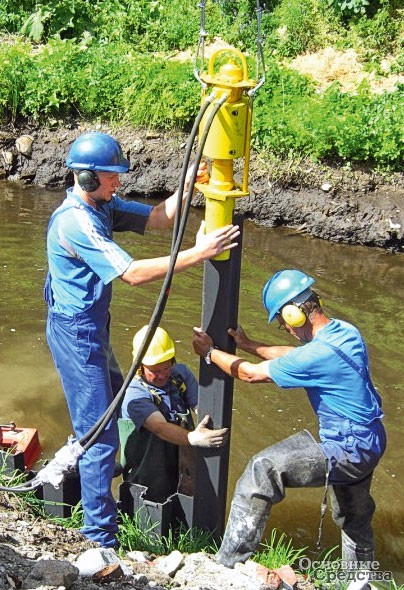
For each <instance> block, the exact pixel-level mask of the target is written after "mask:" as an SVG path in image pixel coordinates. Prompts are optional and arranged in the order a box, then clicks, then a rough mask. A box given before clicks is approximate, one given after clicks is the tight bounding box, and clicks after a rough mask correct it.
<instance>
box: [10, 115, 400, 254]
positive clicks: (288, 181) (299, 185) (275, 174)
mask: <svg viewBox="0 0 404 590" xmlns="http://www.w3.org/2000/svg"><path fill="white" fill-rule="evenodd" d="M89 130H98V131H103V132H109V133H112V134H113V135H114V136H115V137H116V138H117V139H118V140H119V141H120V142H121V144H122V146H123V150H124V152H125V153H127V154H128V155H129V157H130V161H131V169H130V171H129V173H128V174H123V175H122V176H121V181H122V188H121V189H120V194H122V195H123V196H125V197H127V198H133V199H136V198H139V197H153V198H164V197H166V196H167V195H169V194H171V193H172V192H174V191H175V190H176V188H177V186H178V180H179V176H180V172H181V168H182V165H183V160H184V155H185V151H186V144H187V141H188V136H187V135H186V134H183V133H179V132H169V133H164V132H160V131H159V132H156V131H150V130H149V131H147V130H144V131H139V130H135V129H133V128H131V127H128V126H123V127H121V128H110V127H108V126H106V125H100V124H98V125H97V124H94V123H83V122H82V123H80V124H77V123H74V124H70V125H65V126H63V125H61V126H59V125H58V126H55V127H35V126H27V125H25V126H19V127H11V126H7V127H4V126H3V127H0V179H3V180H6V181H10V182H19V183H22V184H24V185H36V186H38V187H44V188H47V189H55V188H57V189H63V188H65V187H66V186H69V185H71V180H72V179H71V173H70V172H69V170H68V169H67V168H66V166H65V158H66V155H67V153H68V150H69V146H70V144H71V143H72V142H73V141H74V139H75V138H76V137H77V136H78V135H79V134H81V133H83V132H85V131H89ZM243 165H244V163H243V161H242V160H241V161H240V160H237V161H236V162H235V180H236V182H238V181H240V178H239V177H238V174H237V167H240V166H243ZM249 179H250V181H249V189H250V196H249V197H245V198H241V199H237V200H236V210H237V211H239V212H241V213H244V215H245V217H246V219H248V220H251V221H252V222H254V223H256V224H258V225H260V226H264V227H268V228H270V227H275V226H286V227H289V228H293V229H294V230H295V231H298V232H300V233H305V234H309V235H311V236H314V237H317V238H321V239H324V240H328V241H332V242H339V243H345V244H352V245H365V246H369V247H378V248H383V249H385V250H388V251H390V252H402V251H404V174H403V173H402V172H400V173H395V174H392V175H388V176H387V175H385V174H381V173H378V172H376V171H374V170H370V169H364V168H360V167H359V166H352V165H350V166H349V165H341V164H339V165H329V166H325V165H318V164H313V163H312V162H308V161H303V160H302V161H300V162H291V161H284V162H277V163H274V162H272V161H269V160H268V159H265V158H264V157H262V156H258V155H257V154H255V153H253V154H252V156H251V162H250V174H249ZM193 205H194V206H196V207H202V206H203V205H204V198H203V196H202V195H200V194H197V195H196V196H195V198H194V200H193Z"/></svg>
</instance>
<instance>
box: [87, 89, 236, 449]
mask: <svg viewBox="0 0 404 590" xmlns="http://www.w3.org/2000/svg"><path fill="white" fill-rule="evenodd" d="M227 98H228V96H227V95H226V94H224V95H223V96H222V97H221V99H220V100H219V101H218V102H217V104H216V105H215V106H214V107H213V109H212V112H211V113H210V115H209V118H208V120H207V123H206V126H205V129H204V132H203V134H202V137H201V140H200V142H199V147H198V150H197V153H196V156H195V163H194V169H193V173H192V176H191V179H190V187H189V190H188V194H187V197H186V199H185V203H184V209H183V213H182V215H181V218H180V221H179V223H176V225H177V226H178V227H177V228H176V230H175V231H176V234H177V235H176V237H175V241H174V244H173V247H172V251H171V256H170V262H169V267H168V269H167V273H166V276H165V279H164V283H163V286H162V288H161V290H160V295H159V298H158V300H157V303H156V305H155V308H154V311H153V314H152V317H151V319H150V322H149V325H148V329H147V331H146V334H145V337H144V339H143V342H142V345H141V347H140V349H139V351H138V353H137V355H136V357H135V359H134V361H133V363H132V365H131V367H130V369H129V371H128V374H127V375H126V378H125V380H124V382H123V384H122V387H121V389H120V390H119V392H118V393H117V395H116V396H115V398H114V400H113V401H112V403H111V404H110V406H109V408H108V409H107V410H106V411H105V412H104V414H103V415H102V416H101V418H100V419H99V420H98V421H97V423H96V424H95V425H94V426H93V427H92V428H91V429H90V430H89V431H88V432H87V433H86V434H85V435H84V436H83V437H82V438H81V439H80V440H79V443H80V445H81V446H82V447H83V448H84V449H85V450H87V449H89V448H90V447H91V446H92V445H93V444H94V443H95V442H96V440H97V439H98V437H99V435H100V434H101V432H102V431H103V430H104V428H105V427H106V425H107V424H108V422H109V421H110V419H111V418H112V415H113V414H114V412H115V411H116V409H117V408H118V407H119V405H120V403H121V400H122V397H123V395H124V393H125V391H126V389H127V388H128V385H129V384H130V382H131V381H132V379H133V377H134V376H135V374H136V372H137V370H138V369H139V367H140V364H141V360H142V358H143V356H144V353H145V352H146V350H147V349H148V347H149V344H150V342H151V340H152V338H153V335H154V332H155V331H156V328H157V327H158V325H159V323H160V320H161V317H162V315H163V312H164V309H165V306H166V303H167V299H168V296H169V292H170V286H171V282H172V279H173V275H174V268H175V263H176V261H177V257H178V253H179V250H180V247H181V243H182V239H183V236H184V232H185V227H186V222H187V218H188V214H189V209H190V206H191V200H192V195H193V188H194V185H195V181H196V177H197V173H198V166H199V163H200V161H201V159H202V154H203V148H204V146H205V143H206V139H207V136H208V133H209V130H210V127H211V126H212V122H213V119H214V118H215V116H216V114H217V112H218V111H219V109H220V107H221V106H222V105H223V103H224V102H225V101H226V100H227ZM207 106H209V103H208V104H207V105H206V106H205V104H204V105H203V107H202V109H201V110H202V111H203V112H202V115H203V114H204V112H205V110H206V108H207ZM202 115H201V117H200V118H202ZM198 118H199V117H198ZM194 127H195V128H196V129H197V126H196V125H195V126H194ZM195 135H196V133H195ZM193 141H194V139H192V143H193ZM189 143H191V141H190V142H189ZM191 146H192V144H191ZM190 151H191V150H189V153H190ZM187 152H188V150H187ZM186 171H187V167H186V166H184V168H183V171H182V177H181V184H180V190H179V192H178V195H179V203H180V204H181V201H180V199H181V194H182V191H183V188H184V185H185V175H186ZM181 188H182V191H181ZM181 200H182V199H181Z"/></svg>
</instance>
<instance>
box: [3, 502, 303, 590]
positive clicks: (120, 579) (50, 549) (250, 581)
mask: <svg viewBox="0 0 404 590" xmlns="http://www.w3.org/2000/svg"><path fill="white" fill-rule="evenodd" d="M21 506H22V504H20V499H19V497H18V496H14V495H12V494H9V493H4V492H2V493H0V588H1V589H4V590H16V589H17V590H19V589H21V590H30V589H33V588H41V589H45V588H49V589H51V588H52V589H53V588H55V589H56V588H58V590H62V588H63V589H66V590H129V589H134V590H140V589H142V590H152V589H153V590H171V589H173V588H177V589H178V590H278V588H279V589H280V590H281V589H282V588H284V589H285V590H286V589H287V590H291V588H292V587H293V588H295V589H296V590H314V586H313V585H312V584H311V583H309V582H308V581H307V580H304V579H303V577H301V579H299V580H298V581H297V582H296V584H293V586H291V585H290V579H291V578H290V574H292V578H293V576H294V574H293V572H292V571H291V569H290V568H289V573H288V575H285V576H283V573H282V571H281V570H277V571H278V572H279V575H278V574H277V573H276V572H269V570H266V568H261V566H259V565H258V564H255V563H253V562H247V563H246V564H238V566H237V567H236V568H235V569H234V570H231V569H228V568H225V567H224V566H222V565H219V564H217V563H216V562H215V561H214V559H213V558H212V556H210V555H207V554H205V553H194V554H189V555H186V554H180V553H179V552H178V551H174V552H173V553H172V554H171V555H170V556H166V557H158V558H156V557H155V556H154V557H153V556H149V555H146V554H142V556H140V555H138V553H139V552H135V551H134V552H131V553H126V554H125V553H123V552H121V553H119V554H116V553H115V552H114V550H113V549H108V550H107V549H102V548H100V547H99V546H98V544H96V543H93V542H91V541H89V540H88V539H86V537H84V536H83V535H82V534H81V533H80V532H78V531H77V530H74V529H66V528H63V527H62V526H60V525H57V524H53V523H50V522H49V521H48V520H44V519H41V518H39V517H37V516H34V515H33V514H32V513H31V512H27V511H26V510H23V509H22V508H21ZM139 558H140V559H141V560H140V561H139ZM257 568H258V569H262V570H265V571H259V572H258V575H257V571H258V570H257ZM263 574H264V575H263ZM283 579H285V584H284V585H283V586H282V580H283ZM292 581H293V580H292Z"/></svg>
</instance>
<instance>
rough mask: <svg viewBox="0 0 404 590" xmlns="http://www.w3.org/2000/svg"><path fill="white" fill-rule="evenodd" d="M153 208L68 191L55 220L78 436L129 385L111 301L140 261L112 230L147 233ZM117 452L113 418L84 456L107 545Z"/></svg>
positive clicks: (86, 502)
mask: <svg viewBox="0 0 404 590" xmlns="http://www.w3.org/2000/svg"><path fill="white" fill-rule="evenodd" d="M151 209H152V207H150V206H148V205H144V204H141V203H138V202H135V201H124V200H123V199H120V198H119V197H117V196H116V195H113V196H112V200H111V201H110V202H109V203H105V204H103V205H101V206H97V208H94V207H91V206H90V205H88V204H86V203H85V202H84V201H83V200H82V199H81V198H80V197H79V196H78V195H76V194H74V193H73V189H69V190H68V191H67V196H66V199H65V200H64V201H63V203H62V205H61V206H60V207H59V208H58V209H56V211H55V212H54V213H53V215H52V217H51V219H50V222H49V226H48V232H47V256H48V267H49V271H48V275H47V280H46V284H45V289H44V295H45V300H46V302H47V304H48V321H47V328H46V335H47V340H48V344H49V348H50V350H51V353H52V356H53V360H54V363H55V366H56V368H57V370H58V372H59V375H60V379H61V382H62V385H63V390H64V393H65V396H66V401H67V405H68V408H69V412H70V417H71V420H72V424H73V428H74V432H75V435H76V437H77V438H78V439H80V438H81V437H83V436H84V435H85V434H86V433H87V432H88V431H89V430H90V428H92V427H93V426H94V424H95V423H96V422H97V420H98V419H99V418H100V416H102V415H103V414H104V412H105V411H106V410H107V408H108V407H109V405H110V404H111V402H112V400H113V397H114V395H116V393H117V392H118V391H119V389H120V387H121V385H122V383H123V378H122V374H121V371H120V369H119V366H118V363H117V361H116V359H115V356H114V353H113V351H112V348H111V345H110V330H109V326H110V315H109V306H110V302H111V295H112V284H111V283H112V281H113V280H114V279H116V278H117V277H119V276H121V275H122V274H123V273H124V272H125V271H126V270H127V268H128V266H129V265H130V263H131V262H132V260H133V259H132V257H131V256H130V255H129V254H127V253H126V252H125V251H124V250H122V249H121V248H120V247H119V246H118V245H117V244H116V243H115V242H114V241H113V236H112V232H113V231H127V230H129V231H134V232H136V233H139V234H143V233H144V231H145V227H146V223H147V220H148V218H149V215H150V212H151ZM117 449H118V428H117V420H116V417H114V418H113V419H111V420H110V422H109V423H108V425H107V426H106V428H105V430H104V431H103V432H102V433H101V435H100V436H99V438H98V440H97V441H96V443H95V444H94V445H92V446H91V447H90V448H89V449H88V450H87V451H86V452H85V453H84V455H83V456H82V457H81V459H80V460H79V472H80V481H81V497H82V505H83V510H84V527H83V529H82V532H83V533H84V534H85V535H86V536H87V537H89V538H90V539H91V540H93V541H97V542H98V543H100V544H101V545H102V546H104V547H113V546H114V545H115V544H116V533H117V530H118V527H117V523H116V504H115V500H114V498H113V496H112V492H111V482H112V477H113V473H114V467H115V456H116V452H117Z"/></svg>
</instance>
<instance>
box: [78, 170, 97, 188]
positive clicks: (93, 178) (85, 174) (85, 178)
mask: <svg viewBox="0 0 404 590" xmlns="http://www.w3.org/2000/svg"><path fill="white" fill-rule="evenodd" d="M77 181H78V183H79V185H80V187H81V188H82V189H83V191H86V193H93V192H94V191H96V190H97V188H98V187H99V186H100V181H99V178H98V176H97V175H96V173H95V172H93V171H92V170H81V171H80V172H79V173H78V175H77Z"/></svg>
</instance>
